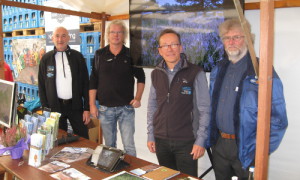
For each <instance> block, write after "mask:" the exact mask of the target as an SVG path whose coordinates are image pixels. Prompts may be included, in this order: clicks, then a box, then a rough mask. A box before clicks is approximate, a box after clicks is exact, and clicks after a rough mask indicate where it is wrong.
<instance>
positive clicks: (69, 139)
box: [57, 134, 80, 145]
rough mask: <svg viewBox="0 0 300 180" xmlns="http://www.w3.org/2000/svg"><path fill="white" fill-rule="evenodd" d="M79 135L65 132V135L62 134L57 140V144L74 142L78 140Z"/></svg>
mask: <svg viewBox="0 0 300 180" xmlns="http://www.w3.org/2000/svg"><path fill="white" fill-rule="evenodd" d="M79 138H80V137H79V136H76V135H72V134H67V136H66V137H65V136H62V137H61V138H60V139H58V140H57V144H58V145H61V144H67V143H71V142H75V141H78V139H79Z"/></svg>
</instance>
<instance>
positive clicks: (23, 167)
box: [0, 138, 188, 180]
mask: <svg viewBox="0 0 300 180" xmlns="http://www.w3.org/2000/svg"><path fill="white" fill-rule="evenodd" d="M97 145H98V144H97V143H95V142H92V141H89V140H87V139H84V138H80V139H79V141H77V142H73V143H70V144H65V145H60V146H58V147H55V148H54V149H52V150H51V152H50V154H49V155H47V156H46V159H45V160H44V161H43V162H42V165H44V164H47V163H49V162H50V160H49V158H50V157H52V155H54V154H55V153H57V152H59V151H60V150H61V149H62V148H63V147H71V146H72V147H89V148H92V149H95V148H96V147H97ZM28 156H29V151H25V152H24V155H23V158H21V159H19V160H13V159H11V157H10V156H2V157H0V165H1V166H3V168H4V169H5V170H6V171H7V172H8V173H10V174H12V175H14V176H16V177H17V178H19V179H24V180H27V179H28V180H39V179H42V180H47V179H53V178H52V177H51V176H50V174H49V173H47V172H44V171H42V170H39V169H37V168H35V167H32V166H30V165H28ZM86 161H87V159H84V160H81V161H76V162H73V163H69V164H70V165H71V167H70V168H75V169H77V170H78V171H80V172H82V173H84V174H85V175H87V176H89V177H90V178H91V179H97V180H99V179H103V178H105V177H108V176H111V175H112V174H114V173H105V172H102V171H99V170H97V169H94V168H92V167H90V166H88V165H86ZM125 161H126V162H128V163H129V164H130V166H129V167H127V168H125V169H123V170H125V171H128V172H129V171H131V170H133V169H136V168H139V167H143V166H146V165H149V164H153V163H151V162H148V161H145V160H142V159H139V158H136V157H133V156H130V155H126V156H125ZM118 172H120V171H118ZM116 173H117V172H116ZM180 177H188V176H187V175H184V174H180V175H178V176H176V177H174V178H173V179H179V178H180Z"/></svg>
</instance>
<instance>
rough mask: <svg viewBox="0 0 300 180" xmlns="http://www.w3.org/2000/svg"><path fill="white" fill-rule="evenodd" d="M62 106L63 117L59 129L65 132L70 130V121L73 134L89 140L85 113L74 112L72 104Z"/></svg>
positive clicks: (61, 104)
mask: <svg viewBox="0 0 300 180" xmlns="http://www.w3.org/2000/svg"><path fill="white" fill-rule="evenodd" d="M60 106H61V116H60V119H59V128H60V129H63V130H65V131H67V130H68V123H67V119H69V121H70V123H71V126H72V129H73V132H74V133H75V134H77V135H79V136H81V137H84V138H86V139H89V134H88V128H87V126H86V125H85V124H84V123H83V117H82V115H83V111H74V110H72V103H69V104H63V103H60Z"/></svg>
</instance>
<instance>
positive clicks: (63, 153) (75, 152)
mask: <svg viewBox="0 0 300 180" xmlns="http://www.w3.org/2000/svg"><path fill="white" fill-rule="evenodd" d="M91 154H93V150H92V149H90V148H81V147H64V148H63V149H62V150H60V151H59V152H58V153H56V154H55V155H53V156H52V157H51V158H50V159H51V160H59V161H63V162H65V163H72V162H75V161H79V160H82V159H87V158H89V157H90V156H91Z"/></svg>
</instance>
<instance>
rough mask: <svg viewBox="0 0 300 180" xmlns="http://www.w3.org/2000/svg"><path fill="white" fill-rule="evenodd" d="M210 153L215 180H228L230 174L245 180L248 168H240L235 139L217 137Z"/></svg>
mask: <svg viewBox="0 0 300 180" xmlns="http://www.w3.org/2000/svg"><path fill="white" fill-rule="evenodd" d="M212 155H213V168H214V171H215V176H216V180H229V179H231V177H232V176H238V178H239V180H247V178H248V170H244V169H243V168H242V164H241V162H240V160H239V158H238V149H237V144H236V140H235V139H224V138H222V137H219V139H218V141H217V143H216V145H215V146H213V147H212Z"/></svg>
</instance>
